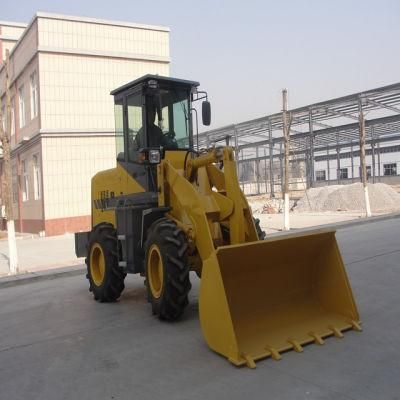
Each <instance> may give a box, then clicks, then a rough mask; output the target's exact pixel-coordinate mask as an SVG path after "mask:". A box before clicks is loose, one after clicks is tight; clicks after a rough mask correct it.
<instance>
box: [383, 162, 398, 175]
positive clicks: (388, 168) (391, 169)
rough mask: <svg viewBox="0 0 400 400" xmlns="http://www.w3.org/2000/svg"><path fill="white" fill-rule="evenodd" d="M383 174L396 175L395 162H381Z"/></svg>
mask: <svg viewBox="0 0 400 400" xmlns="http://www.w3.org/2000/svg"><path fill="white" fill-rule="evenodd" d="M383 171H384V172H383V174H384V175H385V176H388V175H397V164H396V163H392V164H383Z"/></svg>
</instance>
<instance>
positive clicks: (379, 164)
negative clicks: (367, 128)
mask: <svg viewBox="0 0 400 400" xmlns="http://www.w3.org/2000/svg"><path fill="white" fill-rule="evenodd" d="M377 152H378V182H380V181H381V144H380V142H379V140H378V143H377Z"/></svg>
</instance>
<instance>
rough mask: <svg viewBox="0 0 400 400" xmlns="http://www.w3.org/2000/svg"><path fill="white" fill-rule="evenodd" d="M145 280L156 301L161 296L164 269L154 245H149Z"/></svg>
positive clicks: (159, 254)
mask: <svg viewBox="0 0 400 400" xmlns="http://www.w3.org/2000/svg"><path fill="white" fill-rule="evenodd" d="M147 279H148V281H149V285H150V290H151V293H152V295H153V297H155V298H156V299H158V298H159V297H160V296H161V292H162V288H163V283H164V267H163V262H162V258H161V253H160V250H159V248H158V246H157V245H155V244H153V245H151V247H150V249H149V256H148V258H147Z"/></svg>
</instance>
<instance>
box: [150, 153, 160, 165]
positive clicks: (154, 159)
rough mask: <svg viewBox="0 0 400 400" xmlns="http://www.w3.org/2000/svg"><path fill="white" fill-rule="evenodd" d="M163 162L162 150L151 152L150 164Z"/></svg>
mask: <svg viewBox="0 0 400 400" xmlns="http://www.w3.org/2000/svg"><path fill="white" fill-rule="evenodd" d="M160 160H161V155H160V150H149V163H150V164H158V163H159V162H160Z"/></svg>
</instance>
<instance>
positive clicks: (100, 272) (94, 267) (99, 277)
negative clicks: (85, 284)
mask: <svg viewBox="0 0 400 400" xmlns="http://www.w3.org/2000/svg"><path fill="white" fill-rule="evenodd" d="M105 271H106V262H105V259H104V253H103V249H102V248H101V246H100V245H99V244H98V243H95V244H94V245H93V246H92V249H91V250H90V274H91V275H92V279H93V282H94V284H95V285H96V286H100V285H101V284H102V283H103V280H104V275H105Z"/></svg>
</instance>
